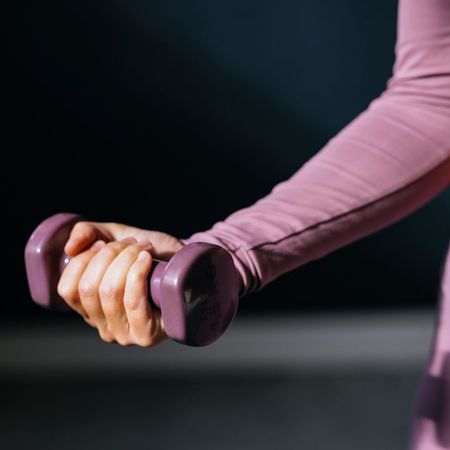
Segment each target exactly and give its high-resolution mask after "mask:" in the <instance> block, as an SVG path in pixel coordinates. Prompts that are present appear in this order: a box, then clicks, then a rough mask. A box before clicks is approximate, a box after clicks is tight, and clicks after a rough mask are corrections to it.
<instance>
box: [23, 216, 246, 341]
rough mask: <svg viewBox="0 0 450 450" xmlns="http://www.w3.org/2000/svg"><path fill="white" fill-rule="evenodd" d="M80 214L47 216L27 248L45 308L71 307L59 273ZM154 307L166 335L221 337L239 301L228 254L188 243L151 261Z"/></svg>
mask: <svg viewBox="0 0 450 450" xmlns="http://www.w3.org/2000/svg"><path fill="white" fill-rule="evenodd" d="M80 220H82V219H81V217H80V216H78V215H76V214H70V213H61V214H56V215H54V216H52V217H49V218H48V219H46V220H44V221H43V222H42V223H41V224H40V225H39V226H38V227H37V228H36V229H35V230H34V232H33V234H32V235H31V237H30V239H29V240H28V243H27V245H26V247H25V266H26V272H27V278H28V285H29V288H30V293H31V297H32V298H33V300H34V301H35V302H36V303H38V304H39V305H41V306H43V307H44V308H48V309H53V310H60V311H61V310H62V311H64V310H70V308H69V306H68V305H67V304H66V303H65V302H64V300H62V299H61V298H60V297H59V296H58V294H57V285H58V280H59V277H60V275H61V273H62V271H63V270H64V268H65V267H66V265H67V264H68V262H69V261H70V257H69V256H67V255H66V254H65V253H64V245H65V243H66V242H67V240H68V239H69V235H70V232H71V230H72V227H73V226H74V225H75V223H77V222H79V221H80ZM148 284H149V289H148V292H149V294H150V296H151V299H149V300H150V301H151V302H152V303H153V306H156V307H157V308H159V309H160V310H161V314H162V318H163V322H164V328H165V331H166V334H167V335H168V336H169V337H170V338H172V339H173V340H175V341H178V342H180V343H183V344H186V345H191V346H202V345H207V344H210V343H212V342H214V341H215V340H216V339H218V338H219V337H220V336H222V334H223V333H224V332H225V330H226V329H227V328H228V326H229V325H230V323H231V322H232V320H233V318H234V315H235V313H236V309H237V305H238V286H237V277H236V272H235V268H234V264H233V260H232V258H231V256H230V254H229V253H228V252H227V251H226V250H224V249H223V248H221V247H219V246H216V245H212V244H207V243H204V242H198V243H192V244H188V245H186V246H185V247H183V248H181V249H180V250H179V251H178V252H177V253H175V255H174V256H172V258H171V259H170V260H169V261H168V262H166V261H157V260H154V261H153V265H152V270H151V273H150V275H149V277H148Z"/></svg>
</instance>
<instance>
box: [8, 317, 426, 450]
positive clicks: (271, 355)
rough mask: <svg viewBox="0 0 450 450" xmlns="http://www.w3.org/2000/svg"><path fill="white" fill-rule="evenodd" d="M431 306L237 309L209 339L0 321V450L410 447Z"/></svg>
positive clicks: (371, 449) (365, 449) (344, 449)
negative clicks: (132, 344)
mask: <svg viewBox="0 0 450 450" xmlns="http://www.w3.org/2000/svg"><path fill="white" fill-rule="evenodd" d="M431 331H432V314H431V313H422V312H415V313H414V312H413V313H410V314H406V315H405V314H404V313H400V314H392V313H391V314H384V315H383V314H380V315H372V316H370V317H367V315H364V316H359V315H357V314H356V315H350V316H341V317H312V318H311V317H309V318H289V319H287V318H284V319H283V318H279V319H276V320H265V321H264V320H263V321H261V320H247V321H245V320H242V321H238V322H237V323H236V324H235V325H234V326H233V328H232V329H231V330H230V331H229V333H228V334H227V335H226V336H225V337H224V338H223V340H222V341H221V342H219V343H217V344H216V345H213V346H211V347H208V348H205V349H188V348H186V347H184V346H180V345H176V344H174V343H167V344H164V345H162V346H160V347H159V348H156V349H137V348H125V349H124V348H120V347H118V346H111V345H106V344H102V343H100V342H98V339H97V338H96V336H95V335H94V333H93V330H89V329H86V328H85V327H79V326H77V325H74V324H69V325H67V324H65V325H64V326H61V325H58V326H48V325H47V326H45V327H44V326H37V325H35V326H33V327H28V328H27V329H26V330H25V329H24V328H23V327H21V326H20V325H17V326H12V325H11V324H3V326H2V328H1V330H0V357H1V358H0V394H1V404H0V405H1V406H0V448H1V449H2V450H9V449H17V450H22V449H23V450H35V449H36V450H40V449H45V450H53V449H55V450H56V449H58V450H59V449H68V450H72V449H83V450H90V449H96V450H97V449H111V450H115V449H117V450H119V449H120V450H123V449H134V448H138V449H156V448H157V449H178V448H186V449H219V450H220V449H245V450H250V449H258V450H265V449H290V448H295V449H298V448H300V449H303V448H304V449H308V450H310V449H312V450H315V449H318V450H328V449H330V450H331V449H333V450H391V449H392V450H394V449H395V450H399V449H406V448H407V442H408V434H409V422H410V415H411V408H412V404H413V401H414V397H415V390H416V386H417V383H418V380H419V376H420V372H421V370H422V366H423V363H424V362H425V360H426V354H427V350H428V345H429V340H430V338H431Z"/></svg>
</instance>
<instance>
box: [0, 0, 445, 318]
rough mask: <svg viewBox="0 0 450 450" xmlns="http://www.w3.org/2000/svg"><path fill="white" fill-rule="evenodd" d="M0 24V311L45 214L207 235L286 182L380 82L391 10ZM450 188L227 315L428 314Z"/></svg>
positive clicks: (47, 17) (74, 12)
mask: <svg viewBox="0 0 450 450" xmlns="http://www.w3.org/2000/svg"><path fill="white" fill-rule="evenodd" d="M8 8H9V10H8V11H5V12H6V14H4V16H3V21H4V24H3V26H2V28H3V29H4V31H6V34H4V37H3V42H4V44H5V50H4V52H3V58H2V59H3V64H2V66H3V69H2V71H3V75H4V76H5V82H4V83H3V87H4V91H5V92H4V94H5V95H4V100H5V103H4V105H5V112H6V116H7V120H6V122H4V124H5V125H6V126H5V130H4V135H3V137H4V141H3V144H4V145H2V147H3V150H4V151H3V152H2V153H3V155H2V157H3V164H2V168H3V171H2V172H3V173H2V177H1V178H2V191H3V208H2V210H3V225H4V227H5V229H4V232H3V235H4V242H3V247H4V248H5V249H6V251H4V255H5V256H4V263H6V266H7V267H6V272H4V274H3V275H4V277H5V279H4V280H3V283H2V286H3V294H2V297H1V303H0V308H1V310H0V312H1V314H2V315H3V317H6V318H19V317H24V316H26V317H28V318H37V317H41V318H42V317H43V316H44V315H45V316H46V317H48V314H49V313H48V312H45V311H41V310H40V309H39V308H38V307H37V306H34V305H33V304H32V303H31V300H30V297H29V294H28V290H27V286H26V281H25V274H24V266H23V248H24V246H25V243H26V240H27V238H28V236H29V234H30V233H31V231H32V230H33V229H34V227H35V226H36V225H37V224H38V223H39V222H40V221H41V220H43V219H44V218H46V217H47V216H48V215H51V214H53V213H56V212H60V211H73V212H79V213H82V214H84V215H85V216H87V217H89V218H91V219H93V220H107V221H116V222H123V223H127V224H131V225H135V226H139V227H144V228H148V229H158V230H163V231H165V232H168V233H172V234H174V235H176V236H178V237H181V238H182V237H188V236H189V235H190V234H192V233H194V232H196V231H200V230H204V229H207V228H209V227H211V226H212V225H213V224H214V223H215V222H216V221H218V220H222V219H224V218H225V217H226V216H227V215H229V214H230V213H232V212H233V211H235V210H237V209H239V208H242V207H245V206H248V205H250V204H252V203H253V202H255V201H256V200H258V199H259V198H261V197H262V196H264V195H266V194H267V193H269V192H270V190H271V189H272V188H273V186H274V185H275V184H276V183H278V182H280V181H283V180H285V179H286V178H288V177H290V176H291V175H292V174H293V173H294V172H295V171H296V170H297V169H298V168H299V167H300V166H301V165H302V164H303V163H304V162H306V161H307V160H308V159H309V158H310V157H311V156H312V155H313V154H315V153H316V152H317V151H318V150H320V148H321V147H322V146H323V145H324V144H325V143H326V142H327V141H328V140H329V139H330V138H331V137H332V136H333V135H334V134H335V133H337V132H338V131H339V130H340V129H341V128H342V127H343V126H344V125H346V124H347V123H348V122H349V121H350V120H352V119H353V118H354V117H355V116H356V115H357V114H358V113H359V112H361V111H362V110H364V109H365V108H366V107H367V105H368V103H369V102H370V101H371V100H372V99H373V98H375V97H376V96H377V95H379V94H380V93H381V92H382V90H383V89H384V86H385V83H386V80H387V79H388V77H389V76H390V73H391V67H392V64H393V61H394V52H393V50H394V43H395V21H396V8H397V5H396V2H393V1H388V0H380V1H376V2H360V1H356V0H351V1H348V2H345V3H342V2H338V1H334V0H328V1H325V2H312V1H306V0H304V1H293V0H289V1H278V2H274V1H261V0H260V1H245V2H242V1H237V0H227V1H182V0H178V1H175V0H158V1H151V2H149V1H146V2H144V1H133V2H126V1H107V2H100V1H92V0H91V1H89V2H80V1H76V2H75V1H53V2H52V1H41V2H14V4H10V5H9V7H8ZM449 213H450V193H449V192H447V193H445V194H442V195H441V196H440V197H438V198H437V199H435V200H434V201H432V202H431V203H430V204H428V205H427V206H426V207H425V208H423V209H422V210H420V211H419V212H416V213H415V214H413V215H412V216H410V217H409V218H407V219H406V220H403V221H402V222H400V223H398V224H395V225H394V226H392V227H390V228H388V229H386V230H384V231H382V232H379V233H376V234H374V235H372V236H370V237H368V238H366V239H364V240H362V241H360V242H357V243H354V244H352V245H350V246H348V247H346V248H345V249H341V250H339V251H337V252H335V253H334V254H332V255H330V256H328V257H326V258H324V259H322V260H320V261H317V262H314V263H311V264H308V265H307V266H305V267H303V268H300V269H299V270H297V271H295V272H293V273H290V274H287V275H285V276H284V277H282V278H281V279H279V280H277V281H276V282H274V283H273V284H272V285H270V286H268V287H267V288H266V289H265V290H264V291H262V292H261V293H258V294H256V295H252V296H249V297H248V298H246V299H245V300H244V301H242V303H241V309H240V310H241V313H243V314H255V313H258V314H261V313H270V314H273V313H274V312H289V311H294V310H295V311H306V310H309V311H323V310H345V309H354V308H358V309H375V308H398V307H409V306H414V307H422V306H423V307H426V306H432V305H435V302H436V298H437V296H436V294H437V288H438V281H439V271H440V265H441V262H442V258H443V256H444V252H445V250H446V246H447V244H448V238H449V229H450V214H449Z"/></svg>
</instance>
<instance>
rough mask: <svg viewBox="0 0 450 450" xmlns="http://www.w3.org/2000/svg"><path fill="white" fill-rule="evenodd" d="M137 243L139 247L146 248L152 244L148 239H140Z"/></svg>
mask: <svg viewBox="0 0 450 450" xmlns="http://www.w3.org/2000/svg"><path fill="white" fill-rule="evenodd" d="M137 244H138V245H139V247H142V248H147V247H150V246H151V245H152V244H151V242H150V241H149V240H148V239H142V240H140V241H139V242H138V243H137Z"/></svg>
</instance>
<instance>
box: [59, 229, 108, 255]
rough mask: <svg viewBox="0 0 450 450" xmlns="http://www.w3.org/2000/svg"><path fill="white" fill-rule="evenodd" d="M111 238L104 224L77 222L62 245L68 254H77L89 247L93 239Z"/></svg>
mask: <svg viewBox="0 0 450 450" xmlns="http://www.w3.org/2000/svg"><path fill="white" fill-rule="evenodd" d="M99 239H101V240H103V241H105V242H109V241H111V240H113V238H112V234H111V232H110V231H109V230H108V227H107V226H106V225H105V224H99V223H96V222H78V223H77V224H75V226H74V227H73V228H72V231H71V232H70V236H69V239H68V241H67V242H66V245H65V247H64V252H65V253H66V254H67V255H69V256H75V255H78V253H81V252H82V251H83V250H86V249H87V248H89V247H90V246H91V245H92V244H93V243H94V242H95V241H97V240H99Z"/></svg>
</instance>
